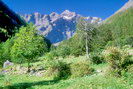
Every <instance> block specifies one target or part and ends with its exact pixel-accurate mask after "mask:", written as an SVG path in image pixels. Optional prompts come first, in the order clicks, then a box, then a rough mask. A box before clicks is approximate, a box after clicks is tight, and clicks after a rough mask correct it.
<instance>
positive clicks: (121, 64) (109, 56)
mask: <svg viewBox="0 0 133 89" xmlns="http://www.w3.org/2000/svg"><path fill="white" fill-rule="evenodd" d="M103 54H104V58H105V60H106V61H107V62H108V64H109V65H110V67H109V68H110V70H109V71H110V72H109V73H110V75H116V76H121V75H122V73H123V72H126V69H127V66H128V65H130V60H131V56H130V55H129V54H128V52H126V51H124V50H122V49H119V48H116V47H108V48H107V49H106V50H105V51H104V52H103Z"/></svg>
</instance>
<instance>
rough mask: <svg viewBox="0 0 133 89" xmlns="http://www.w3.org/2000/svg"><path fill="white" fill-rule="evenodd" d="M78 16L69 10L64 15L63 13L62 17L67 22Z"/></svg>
mask: <svg viewBox="0 0 133 89" xmlns="http://www.w3.org/2000/svg"><path fill="white" fill-rule="evenodd" d="M76 15H77V14H76V13H75V12H70V11H69V10H65V11H64V12H63V13H61V16H62V17H63V18H64V19H66V20H71V19H73V18H74V17H76Z"/></svg>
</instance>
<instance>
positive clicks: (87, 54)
mask: <svg viewBox="0 0 133 89" xmlns="http://www.w3.org/2000/svg"><path fill="white" fill-rule="evenodd" d="M86 57H87V58H89V47H88V36H87V33H86Z"/></svg>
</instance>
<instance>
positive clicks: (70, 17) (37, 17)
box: [21, 10, 102, 43]
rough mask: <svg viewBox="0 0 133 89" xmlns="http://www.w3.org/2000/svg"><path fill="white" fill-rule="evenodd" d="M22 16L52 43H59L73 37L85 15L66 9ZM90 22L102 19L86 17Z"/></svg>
mask: <svg viewBox="0 0 133 89" xmlns="http://www.w3.org/2000/svg"><path fill="white" fill-rule="evenodd" d="M21 16H22V17H23V18H24V19H25V21H26V22H28V23H30V22H32V23H33V24H35V26H36V27H37V28H38V30H39V34H42V35H44V36H45V37H46V38H47V39H49V40H50V41H51V42H52V43H58V42H61V41H63V40H67V39H69V38H71V37H72V36H73V35H74V33H75V31H76V24H77V22H78V19H79V18H81V17H83V16H81V15H79V14H77V13H75V12H71V11H69V10H65V11H64V12H62V13H61V14H58V13H56V12H52V13H51V14H49V15H46V14H40V13H38V12H35V13H33V14H24V15H22V14H21ZM86 19H87V21H88V22H90V23H95V22H97V21H98V23H100V22H101V21H102V19H101V18H98V17H90V16H89V17H86Z"/></svg>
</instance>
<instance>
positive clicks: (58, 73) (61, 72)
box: [46, 60, 71, 80]
mask: <svg viewBox="0 0 133 89" xmlns="http://www.w3.org/2000/svg"><path fill="white" fill-rule="evenodd" d="M46 68H47V74H46V75H48V76H49V77H53V78H54V79H55V80H60V79H67V78H68V77H69V76H70V75H71V73H70V67H69V64H67V63H65V62H62V61H59V60H52V61H48V62H47V64H46Z"/></svg>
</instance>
